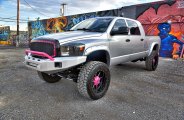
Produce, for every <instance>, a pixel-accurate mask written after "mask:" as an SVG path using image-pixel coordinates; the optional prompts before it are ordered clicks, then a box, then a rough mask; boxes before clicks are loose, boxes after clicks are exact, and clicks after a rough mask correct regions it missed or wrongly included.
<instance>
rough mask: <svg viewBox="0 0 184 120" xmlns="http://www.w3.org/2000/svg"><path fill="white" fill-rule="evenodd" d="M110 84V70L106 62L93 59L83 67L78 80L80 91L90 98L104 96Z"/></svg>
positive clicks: (95, 98) (94, 98)
mask: <svg viewBox="0 0 184 120" xmlns="http://www.w3.org/2000/svg"><path fill="white" fill-rule="evenodd" d="M109 84H110V70H109V68H108V66H107V65H106V64H105V63H102V62H97V61H91V62H88V63H86V65H84V67H83V68H82V69H81V71H80V73H79V77H78V81H77V87H78V90H79V93H80V94H81V95H83V96H84V97H87V98H89V99H93V100H97V99H100V98H102V97H103V96H104V95H105V94H106V92H107V90H108V88H109Z"/></svg>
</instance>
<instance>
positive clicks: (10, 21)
mask: <svg viewBox="0 0 184 120" xmlns="http://www.w3.org/2000/svg"><path fill="white" fill-rule="evenodd" d="M0 21H2V22H17V21H16V20H3V19H0ZM20 23H28V22H21V21H20Z"/></svg>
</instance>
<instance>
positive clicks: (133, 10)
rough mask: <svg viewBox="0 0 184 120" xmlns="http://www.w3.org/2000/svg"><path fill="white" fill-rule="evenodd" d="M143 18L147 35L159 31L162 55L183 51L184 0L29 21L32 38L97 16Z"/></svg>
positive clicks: (169, 55) (170, 55) (64, 29)
mask: <svg viewBox="0 0 184 120" xmlns="http://www.w3.org/2000/svg"><path fill="white" fill-rule="evenodd" d="M120 15H124V17H128V18H132V19H137V20H139V21H140V22H141V23H142V24H143V26H144V29H145V32H146V34H147V35H159V36H160V37H161V39H162V45H161V51H160V55H161V56H162V57H172V56H173V55H176V54H178V55H179V54H180V52H181V48H182V47H181V46H182V44H183V43H184V0H177V1H170V2H155V3H149V4H141V5H134V6H128V7H122V8H119V9H114V10H107V11H98V12H92V13H85V14H78V15H72V16H65V17H58V18H51V19H46V20H37V21H31V22H29V24H28V26H29V33H30V38H35V37H38V36H41V35H45V34H50V33H56V32H63V31H66V30H69V29H70V28H71V27H72V26H74V25H76V24H77V23H79V22H80V21H82V20H85V19H87V18H93V17H97V16H120Z"/></svg>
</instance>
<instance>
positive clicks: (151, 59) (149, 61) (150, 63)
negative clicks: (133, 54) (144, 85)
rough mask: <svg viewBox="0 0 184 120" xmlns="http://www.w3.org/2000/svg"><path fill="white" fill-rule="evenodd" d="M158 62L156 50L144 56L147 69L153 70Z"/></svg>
mask: <svg viewBox="0 0 184 120" xmlns="http://www.w3.org/2000/svg"><path fill="white" fill-rule="evenodd" d="M158 62H159V55H158V51H157V50H155V51H152V53H151V55H150V56H148V57H146V61H145V64H146V70H148V71H155V70H156V69H157V66H158Z"/></svg>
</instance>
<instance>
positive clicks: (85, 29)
mask: <svg viewBox="0 0 184 120" xmlns="http://www.w3.org/2000/svg"><path fill="white" fill-rule="evenodd" d="M77 30H83V31H89V32H102V31H100V30H95V29H87V28H79V29H77Z"/></svg>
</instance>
